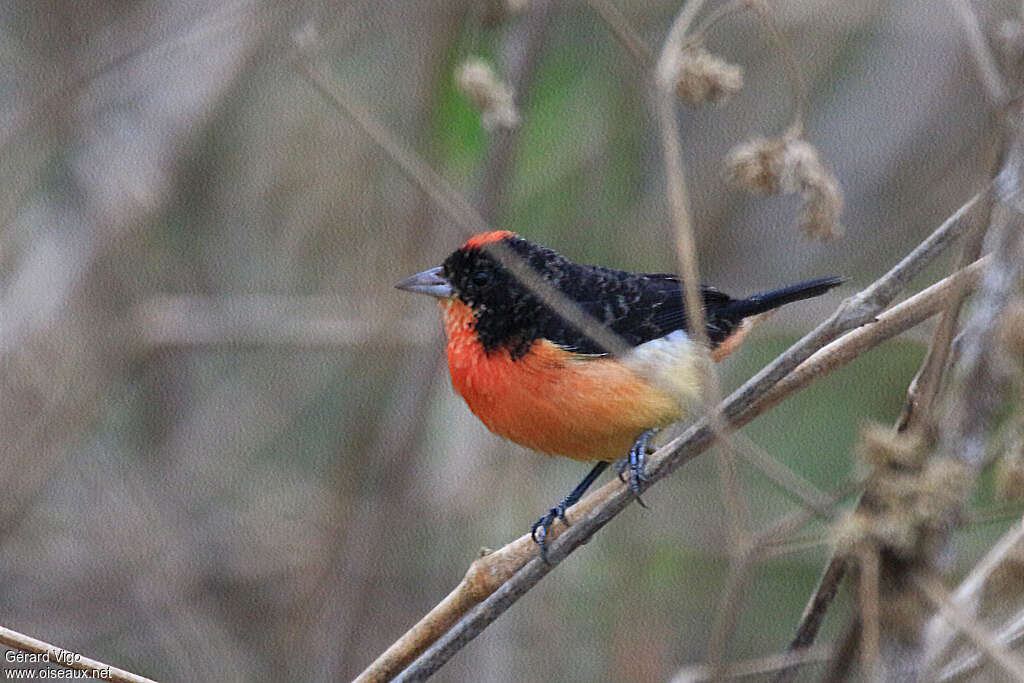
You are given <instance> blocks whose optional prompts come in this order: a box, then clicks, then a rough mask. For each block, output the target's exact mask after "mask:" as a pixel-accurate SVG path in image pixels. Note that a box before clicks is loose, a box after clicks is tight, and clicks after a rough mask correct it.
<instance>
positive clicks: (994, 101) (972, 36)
mask: <svg viewBox="0 0 1024 683" xmlns="http://www.w3.org/2000/svg"><path fill="white" fill-rule="evenodd" d="M949 4H950V5H952V6H953V11H954V12H956V16H957V19H959V20H960V24H961V26H962V27H963V29H964V37H965V38H966V39H967V46H968V48H970V52H971V56H972V57H973V58H974V63H975V66H977V68H978V75H979V76H981V83H982V85H983V86H984V87H985V94H986V95H987V96H988V99H989V106H991V107H992V109H993V110H995V111H1001V110H1002V109H1003V107H1005V106H1006V105H1007V104H1008V103H1009V101H1010V93H1009V89H1008V88H1007V87H1006V83H1005V81H1004V80H1003V76H1002V74H1000V73H999V67H998V65H997V64H996V58H995V55H993V54H992V51H991V50H990V49H989V46H988V41H987V40H985V36H984V34H983V33H982V32H981V26H980V25H979V24H978V17H977V15H975V13H974V10H973V9H972V8H971V5H970V3H969V2H968V1H967V0H949Z"/></svg>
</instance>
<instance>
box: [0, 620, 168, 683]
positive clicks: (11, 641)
mask: <svg viewBox="0 0 1024 683" xmlns="http://www.w3.org/2000/svg"><path fill="white" fill-rule="evenodd" d="M0 644H3V645H6V646H7V647H10V648H14V649H15V650H21V651H22V652H31V653H33V654H39V655H49V657H48V658H49V660H50V664H53V665H55V666H63V667H65V668H67V669H77V670H79V671H89V672H91V673H92V674H93V677H94V678H96V679H99V680H103V681H116V683H155V682H154V681H153V680H152V679H149V678H146V677H144V676H139V675H138V674H133V673H132V672H130V671H125V670H124V669H118V668H117V667H116V666H110V665H109V664H104V663H103V662H98V661H96V660H95V659H89V658H88V657H83V656H82V655H80V654H78V653H77V652H71V651H69V650H65V649H64V648H60V647H57V646H56V645H50V644H49V643H47V642H44V641H42V640H37V639H35V638H32V637H30V636H26V635H24V634H22V633H18V632H17V631H12V630H11V629H9V628H4V627H3V626H0Z"/></svg>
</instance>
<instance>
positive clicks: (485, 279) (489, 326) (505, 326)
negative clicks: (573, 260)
mask: <svg viewBox="0 0 1024 683" xmlns="http://www.w3.org/2000/svg"><path fill="white" fill-rule="evenodd" d="M510 258H514V259H520V262H521V263H523V264H524V265H526V266H528V267H529V269H530V272H531V273H535V274H536V275H537V276H538V277H542V278H543V279H545V280H547V281H548V282H549V283H551V284H552V285H554V286H556V287H557V286H558V280H559V279H560V277H561V276H562V274H563V273H564V270H565V268H566V267H567V266H568V265H571V264H569V262H568V261H567V260H566V259H565V258H564V257H562V256H560V255H559V254H557V253H555V252H554V251H552V250H551V249H548V248H546V247H542V246H540V245H538V244H534V243H533V242H529V241H527V240H525V239H523V238H521V237H519V236H518V235H515V234H514V233H511V232H508V231H504V230H503V231H497V232H487V233H482V234H480V235H477V236H475V237H473V238H472V239H470V240H469V241H468V242H467V243H466V244H465V245H463V246H462V247H461V248H460V249H457V250H456V251H454V252H452V254H451V255H450V256H448V258H446V259H445V261H444V264H443V265H442V266H441V270H440V275H441V277H443V278H444V279H445V280H446V281H447V282H448V283H449V284H450V285H451V289H452V292H451V294H452V296H455V297H457V298H458V299H459V300H460V301H462V302H463V303H464V304H466V305H467V306H469V308H470V309H471V310H472V311H473V315H474V317H475V318H476V323H475V326H474V329H475V331H476V333H477V336H478V337H479V339H480V343H481V344H482V345H483V347H484V349H485V350H487V351H493V350H496V349H501V348H504V349H507V350H508V351H509V352H510V353H511V354H512V355H513V357H517V356H520V355H522V354H523V353H525V352H526V351H527V350H528V349H529V347H530V345H531V344H532V343H533V342H534V341H535V340H536V339H538V338H540V337H541V336H543V334H542V328H543V327H544V325H545V324H547V322H548V318H550V317H551V316H552V315H553V314H552V312H551V311H550V309H548V308H547V307H546V306H544V305H543V303H542V302H541V301H540V299H538V298H537V296H536V295H535V294H533V292H532V291H531V289H530V287H528V286H527V285H526V284H524V283H523V282H521V281H520V280H519V279H518V278H516V277H515V276H514V275H513V274H512V273H511V272H509V270H508V269H507V268H506V267H505V266H504V265H502V262H503V261H504V262H507V260H508V259H510Z"/></svg>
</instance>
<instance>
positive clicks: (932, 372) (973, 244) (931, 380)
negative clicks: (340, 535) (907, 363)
mask: <svg viewBox="0 0 1024 683" xmlns="http://www.w3.org/2000/svg"><path fill="white" fill-rule="evenodd" d="M993 201H994V198H993V193H991V192H990V193H988V194H986V196H985V197H984V199H983V203H982V206H981V207H980V208H979V211H977V212H976V214H975V219H974V223H975V224H974V225H973V226H972V227H971V228H970V230H969V232H968V234H967V237H966V239H965V240H964V244H963V248H962V250H961V252H960V257H959V259H958V261H957V266H956V267H957V268H963V267H965V266H967V265H968V264H969V263H970V262H971V261H974V260H975V259H977V258H978V256H979V255H980V254H981V246H982V242H983V240H984V238H985V228H986V227H987V226H988V222H989V220H990V219H991V214H992V205H993ZM965 298H966V292H963V293H961V294H960V295H959V296H955V297H953V298H952V299H950V301H949V305H948V306H947V308H946V310H944V311H943V312H942V317H941V318H940V319H939V325H938V327H937V328H936V329H935V332H934V334H933V335H932V340H931V343H930V344H929V345H928V352H927V353H926V354H925V358H924V361H923V362H922V363H921V367H920V368H919V369H918V371H917V374H916V375H915V376H914V379H913V380H911V382H910V386H909V387H908V388H907V397H906V399H905V402H904V407H903V413H902V414H901V415H900V418H899V421H898V422H897V425H896V428H897V430H898V431H901V432H902V431H907V430H908V429H911V428H912V427H914V426H917V425H919V424H920V423H921V418H922V417H924V416H929V415H931V412H932V410H933V409H934V408H935V400H936V398H937V397H938V395H939V390H940V389H941V388H942V386H943V379H944V377H945V373H946V367H947V366H948V365H949V357H950V354H951V352H952V348H953V340H954V338H955V337H956V333H957V328H958V324H957V323H958V321H959V319H960V309H961V308H962V307H963V304H964V299H965Z"/></svg>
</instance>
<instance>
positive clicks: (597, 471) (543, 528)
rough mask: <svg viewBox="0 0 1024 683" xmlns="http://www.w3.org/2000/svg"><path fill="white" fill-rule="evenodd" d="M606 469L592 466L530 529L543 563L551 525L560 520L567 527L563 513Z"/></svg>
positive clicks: (604, 463)
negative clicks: (538, 547) (559, 501)
mask: <svg viewBox="0 0 1024 683" xmlns="http://www.w3.org/2000/svg"><path fill="white" fill-rule="evenodd" d="M606 467H608V463H606V462H599V463H597V464H596V465H594V468H593V469H592V470H590V472H589V473H588V474H587V476H585V477H583V481H581V482H580V483H579V484H577V485H576V488H574V489H573V490H572V492H571V493H570V494H569V495H568V496H566V497H565V498H564V499H563V500H562V502H561V503H559V504H558V505H556V506H555V507H553V508H551V509H550V510H548V513H547V514H546V515H544V516H543V517H541V518H540V519H538V520H537V521H536V522H534V523H533V526H532V527H530V536H531V537H533V542H534V543H536V544H537V545H539V546H540V556H541V557H542V558H544V561H545V562H547V561H548V530H549V529H550V528H551V525H552V524H554V523H555V520H556V519H560V520H562V521H563V522H565V525H566V526H569V520H568V519H566V517H565V511H566V510H568V509H569V508H570V507H572V506H573V505H575V504H576V502H577V501H578V500H579V499H580V498H582V497H583V494H584V493H586V492H587V489H589V488H590V485H591V484H593V483H594V481H595V480H596V479H597V478H598V477H599V476H601V473H602V472H604V470H605V468H606Z"/></svg>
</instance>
